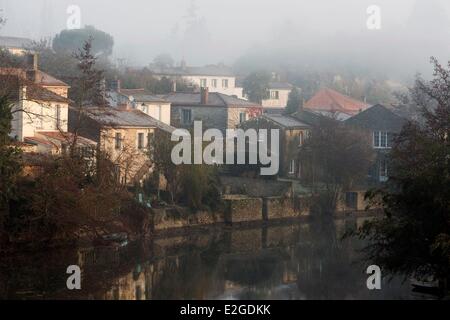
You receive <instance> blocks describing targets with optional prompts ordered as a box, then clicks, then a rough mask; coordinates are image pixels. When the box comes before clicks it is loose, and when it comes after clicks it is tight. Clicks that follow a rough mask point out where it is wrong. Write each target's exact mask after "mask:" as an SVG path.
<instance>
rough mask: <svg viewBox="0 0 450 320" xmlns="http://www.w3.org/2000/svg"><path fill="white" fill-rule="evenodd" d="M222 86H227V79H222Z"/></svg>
mask: <svg viewBox="0 0 450 320" xmlns="http://www.w3.org/2000/svg"><path fill="white" fill-rule="evenodd" d="M222 87H223V88H228V79H222Z"/></svg>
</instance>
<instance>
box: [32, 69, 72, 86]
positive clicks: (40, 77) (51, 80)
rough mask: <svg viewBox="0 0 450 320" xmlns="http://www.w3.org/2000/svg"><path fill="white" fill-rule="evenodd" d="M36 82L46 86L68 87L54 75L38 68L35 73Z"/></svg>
mask: <svg viewBox="0 0 450 320" xmlns="http://www.w3.org/2000/svg"><path fill="white" fill-rule="evenodd" d="M36 84H39V85H42V86H46V87H69V85H68V84H67V83H65V82H63V81H61V80H59V79H56V78H55V77H53V76H51V75H49V74H47V73H45V72H43V71H41V70H38V72H37V75H36Z"/></svg>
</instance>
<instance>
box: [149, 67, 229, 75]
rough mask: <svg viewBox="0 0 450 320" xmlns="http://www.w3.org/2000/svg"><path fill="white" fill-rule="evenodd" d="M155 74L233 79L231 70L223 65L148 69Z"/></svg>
mask: <svg viewBox="0 0 450 320" xmlns="http://www.w3.org/2000/svg"><path fill="white" fill-rule="evenodd" d="M150 69H151V70H152V71H153V72H154V73H155V74H158V75H168V76H183V75H184V76H222V77H234V73H233V70H232V69H231V68H230V67H227V66H225V65H207V66H203V67H189V66H184V67H182V66H180V67H171V68H158V67H154V66H152V67H151V68H150Z"/></svg>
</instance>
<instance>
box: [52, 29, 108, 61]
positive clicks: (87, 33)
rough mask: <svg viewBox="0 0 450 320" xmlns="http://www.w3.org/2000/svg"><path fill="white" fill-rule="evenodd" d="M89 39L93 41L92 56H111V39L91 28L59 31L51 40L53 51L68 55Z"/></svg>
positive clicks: (106, 34)
mask: <svg viewBox="0 0 450 320" xmlns="http://www.w3.org/2000/svg"><path fill="white" fill-rule="evenodd" d="M89 39H93V41H92V53H93V55H94V56H103V57H109V56H110V55H111V54H112V52H113V47H114V39H113V37H112V36H111V35H109V34H108V33H106V32H103V31H101V30H98V29H96V28H94V27H93V26H86V27H84V28H83V29H73V30H63V31H61V32H60V33H59V34H58V35H56V36H55V38H54V40H53V49H54V50H55V51H56V52H59V53H69V54H70V53H72V52H75V51H77V50H79V49H80V48H81V47H82V46H83V45H84V43H86V41H88V40H89Z"/></svg>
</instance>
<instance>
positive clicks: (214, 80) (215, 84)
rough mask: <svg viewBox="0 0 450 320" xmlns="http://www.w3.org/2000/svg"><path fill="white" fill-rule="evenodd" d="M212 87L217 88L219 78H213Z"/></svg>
mask: <svg viewBox="0 0 450 320" xmlns="http://www.w3.org/2000/svg"><path fill="white" fill-rule="evenodd" d="M211 87H213V88H217V79H212V80H211Z"/></svg>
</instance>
